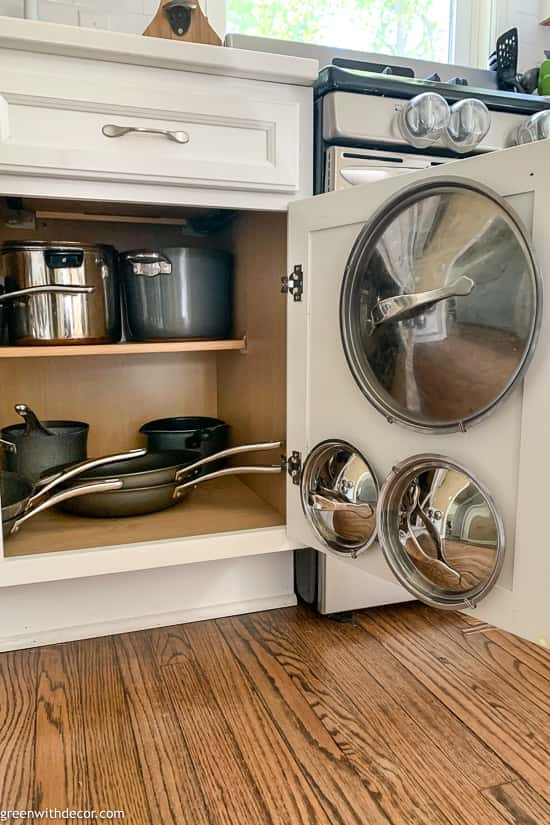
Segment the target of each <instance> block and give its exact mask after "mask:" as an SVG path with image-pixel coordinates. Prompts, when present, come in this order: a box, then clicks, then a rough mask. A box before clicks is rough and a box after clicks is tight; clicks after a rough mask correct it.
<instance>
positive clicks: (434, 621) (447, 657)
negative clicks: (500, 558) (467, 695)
mask: <svg viewBox="0 0 550 825" xmlns="http://www.w3.org/2000/svg"><path fill="white" fill-rule="evenodd" d="M390 615H391V616H392V617H394V618H396V619H397V620H399V617H403V616H404V614H403V611H402V610H401V609H400V608H394V609H393V610H392V611H390ZM455 621H456V620H455V619H454V616H453V614H450V613H445V612H442V611H436V610H426V609H425V608H424V606H420V605H419V606H416V607H415V609H413V610H411V611H408V612H407V616H406V624H407V628H408V630H409V631H410V632H413V633H414V634H415V636H416V638H417V639H418V640H419V641H420V643H421V644H423V645H424V646H425V647H429V648H431V650H432V651H433V652H434V653H435V655H436V656H437V658H438V660H439V661H440V662H441V663H442V664H444V665H445V667H447V668H449V669H450V670H451V671H452V673H453V674H454V675H455V676H456V678H457V679H459V680H460V682H462V684H464V685H466V686H467V687H468V689H469V690H470V691H471V692H472V693H475V694H476V695H477V696H479V697H480V698H481V699H483V700H485V701H486V702H488V703H490V704H491V705H492V706H493V707H494V708H495V709H496V710H497V711H498V712H499V713H500V714H501V715H502V717H503V718H504V719H505V720H506V722H507V724H509V725H512V726H513V727H514V728H517V729H518V730H521V731H522V732H523V733H524V735H526V736H528V737H529V739H530V740H531V742H532V743H533V744H535V743H537V744H538V745H539V746H540V748H541V749H542V750H546V751H547V752H548V753H549V757H550V745H549V743H550V716H549V715H548V713H545V712H544V710H543V709H542V708H540V707H539V706H538V704H534V703H533V702H532V701H531V698H530V697H529V696H528V695H526V686H525V685H524V684H523V683H521V685H520V684H519V680H518V684H517V685H516V686H515V687H513V686H510V685H509V684H508V683H507V681H506V680H504V679H503V678H502V676H501V675H500V674H499V675H497V674H495V671H494V670H493V669H492V668H490V667H488V666H487V665H486V664H485V662H483V661H482V660H480V659H479V658H478V657H477V656H475V655H472V653H471V652H470V651H469V650H468V648H467V647H466V646H465V645H464V643H463V638H462V634H458V635H457V634H455V635H453V625H454V623H455ZM527 687H528V686H527ZM519 688H521V689H519Z"/></svg>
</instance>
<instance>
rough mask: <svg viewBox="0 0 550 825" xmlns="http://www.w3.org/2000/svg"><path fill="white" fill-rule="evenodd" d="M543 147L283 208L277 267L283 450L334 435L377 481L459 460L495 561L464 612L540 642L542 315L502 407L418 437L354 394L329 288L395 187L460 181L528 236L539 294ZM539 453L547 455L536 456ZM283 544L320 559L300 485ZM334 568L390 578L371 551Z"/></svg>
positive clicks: (548, 387)
mask: <svg viewBox="0 0 550 825" xmlns="http://www.w3.org/2000/svg"><path fill="white" fill-rule="evenodd" d="M549 159H550V143H548V142H542V143H538V144H533V145H530V146H523V147H518V148H515V149H509V150H505V151H500V152H495V153H492V154H489V155H486V156H484V157H479V158H473V159H466V160H462V161H459V162H457V163H454V164H452V169H451V168H450V167H449V168H445V167H443V168H437V169H433V170H429V171H425V170H422V171H420V172H418V173H415V174H411V175H407V176H404V178H401V179H399V178H397V179H390V180H385V181H380V182H377V183H374V184H368V185H365V186H359V187H355V188H354V189H350V190H347V191H344V192H337V193H330V194H328V195H323V196H320V197H317V198H314V199H311V200H306V201H301V202H298V203H294V204H291V206H290V220H289V266H290V269H292V267H294V266H295V265H301V266H302V268H303V276H304V284H303V290H304V292H303V297H302V300H301V301H293V300H290V301H289V306H288V352H289V359H288V399H289V400H288V447H287V449H288V453H289V454H290V453H291V452H292V451H294V450H295V451H298V452H299V453H301V457H302V461H305V460H306V459H307V456H308V453H309V452H310V451H311V450H312V448H313V447H314V446H315V445H316V444H318V443H319V442H321V441H324V440H326V439H343V440H345V441H347V442H349V443H351V444H353V445H354V446H355V447H357V448H358V449H359V450H360V451H361V452H362V453H363V455H364V456H365V457H366V458H367V459H368V460H369V462H370V464H371V466H372V467H373V469H374V471H375V473H376V475H377V477H378V479H379V481H380V482H381V483H382V482H383V481H384V479H385V478H386V477H387V476H388V474H389V473H390V472H391V470H392V467H393V466H394V465H395V464H396V463H397V462H399V461H402V460H404V459H405V458H408V457H410V456H412V455H416V454H419V453H438V454H443V455H446V456H448V457H449V458H451V459H453V460H455V461H457V462H460V463H461V464H463V465H464V466H465V467H466V468H468V470H469V471H471V472H472V473H473V474H474V475H475V476H477V477H478V478H479V479H480V480H481V481H482V483H483V484H484V485H485V486H486V487H487V488H488V489H489V490H490V492H491V494H492V496H493V498H494V500H495V502H496V505H497V507H498V509H499V511H500V514H501V516H502V519H503V522H504V528H505V533H506V554H505V561H504V566H503V569H502V572H501V574H500V577H499V579H498V581H497V584H496V586H495V587H494V589H493V590H492V591H491V592H490V593H489V594H488V595H487V596H486V597H485V598H484V600H483V601H481V602H480V603H479V605H478V607H477V608H476V611H475V615H476V616H478V617H479V618H480V619H483V620H484V621H487V622H490V623H492V624H495V625H497V626H501V627H504V628H506V629H508V630H510V631H512V632H515V633H517V634H519V635H522V636H525V637H527V638H530V639H532V640H534V641H538V642H543V643H544V642H545V641H546V643H548V644H550V598H549V583H550V551H549V550H548V538H547V528H546V519H545V514H546V511H547V509H548V495H547V490H548V475H549V469H548V466H549V464H548V458H549V456H550V446H549V445H550V382H549V380H548V375H549V374H550V311H549V309H548V306H547V305H545V306H544V308H543V313H542V330H541V334H540V338H539V341H538V346H537V349H536V352H535V355H534V358H533V360H532V363H531V366H530V368H529V370H528V372H527V375H526V378H525V379H524V380H523V381H522V382H521V383H520V385H519V386H517V387H516V389H515V390H514V391H513V392H512V393H511V395H510V396H509V397H508V398H507V399H506V400H505V402H504V403H503V404H502V405H501V406H499V407H498V408H497V409H496V410H495V411H494V412H493V413H492V414H491V415H489V416H488V417H487V418H486V419H484V420H483V421H481V422H479V423H478V424H476V425H475V426H472V428H471V429H468V431H467V432H466V433H451V434H429V433H428V434H426V433H422V432H420V433H419V432H415V431H414V430H410V429H407V428H405V427H403V426H402V425H400V424H398V423H389V422H388V421H387V420H386V418H385V417H384V416H383V415H382V414H380V413H379V412H378V411H377V410H376V409H375V407H374V406H373V405H372V404H371V403H370V402H369V401H368V400H367V398H366V397H365V396H364V395H363V393H362V392H361V390H360V389H359V388H358V386H357V384H356V383H355V380H354V378H353V376H352V374H351V371H350V369H349V367H348V363H347V360H346V357H345V354H344V350H343V346H342V340H341V334H340V289H341V285H342V279H343V275H344V271H345V267H346V263H347V260H348V256H349V254H350V251H351V249H352V246H353V244H354V241H355V240H356V238H357V236H358V234H359V232H360V231H361V229H362V228H363V226H364V224H365V222H366V221H368V220H369V218H370V217H371V216H372V214H373V213H374V212H375V211H377V210H379V209H380V208H381V207H382V206H383V204H384V203H385V202H386V201H387V200H388V199H389V198H390V197H393V196H395V195H396V194H397V193H399V192H400V190H401V189H403V188H404V187H410V186H411V185H413V184H414V183H415V182H421V181H426V180H429V179H441V178H449V177H452V178H453V179H456V178H462V179H465V180H469V181H475V182H477V183H479V184H482V185H483V186H485V187H489V188H490V189H492V190H493V191H494V192H496V193H497V195H499V196H500V197H501V198H504V199H505V200H506V201H507V202H508V204H509V205H510V206H511V207H512V208H513V209H514V210H515V211H516V213H517V214H518V215H519V217H520V219H521V220H522V222H523V223H524V224H525V226H526V229H527V233H528V235H529V236H530V237H531V239H532V243H533V248H534V252H535V257H536V259H537V261H538V265H539V268H540V271H541V275H542V280H543V282H544V286H545V287H547V285H548V281H549V280H550V233H549V232H548V215H549V214H550V162H549ZM547 453H548V455H547ZM288 532H289V536H290V538H291V539H292V540H297V541H299V542H301V543H302V544H304V545H306V546H310V547H315V548H317V549H318V550H320V551H323V552H332V551H329V550H328V548H327V546H326V545H325V544H324V542H323V541H322V540H321V539H320V538H319V536H318V535H317V533H316V532H315V531H314V530H313V528H312V526H311V523H310V521H309V519H308V518H307V517H306V515H304V511H303V509H302V503H301V495H300V487H299V486H296V485H295V484H293V483H292V481H291V479H290V478H289V480H288ZM346 564H349V565H353V564H355V565H357V567H358V569H359V568H360V569H361V571H363V572H365V573H369V574H371V575H373V576H375V577H378V578H383V579H386V580H388V581H391V580H393V574H392V573H391V572H390V570H389V567H388V566H387V565H386V563H385V560H384V558H383V555H382V551H381V549H380V547H379V545H378V544H375V545H373V546H372V547H371V548H370V549H368V550H367V551H366V552H365V553H364V554H363V555H361V556H359V558H358V559H356V560H353V559H348V560H347V561H346Z"/></svg>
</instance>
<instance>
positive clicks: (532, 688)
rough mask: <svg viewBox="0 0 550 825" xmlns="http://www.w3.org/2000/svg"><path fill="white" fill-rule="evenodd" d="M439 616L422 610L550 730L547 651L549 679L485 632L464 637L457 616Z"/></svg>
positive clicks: (437, 612)
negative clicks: (537, 712)
mask: <svg viewBox="0 0 550 825" xmlns="http://www.w3.org/2000/svg"><path fill="white" fill-rule="evenodd" d="M440 613H441V611H435V610H432V609H431V608H429V607H425V606H422V607H421V608H419V615H421V616H423V617H424V618H426V619H427V620H428V621H429V622H431V624H432V625H433V626H434V628H435V629H436V630H437V631H438V632H440V631H443V632H444V633H446V634H447V636H449V638H450V639H452V641H453V642H454V643H456V644H457V645H458V646H459V647H461V648H462V649H463V650H465V651H466V652H467V653H469V654H471V655H472V656H474V657H475V658H476V659H478V660H479V661H480V662H482V663H483V665H485V666H486V667H488V668H489V669H490V670H491V671H492V673H493V674H495V676H496V677H497V679H498V683H499V689H500V690H502V684H503V683H505V684H506V685H507V687H508V689H507V691H506V693H507V696H508V697H510V698H511V699H512V701H514V702H515V698H516V697H517V694H518V693H519V697H520V700H521V702H522V706H523V707H525V705H526V703H528V706H529V705H530V706H531V707H533V706H535V707H536V708H538V709H539V710H540V711H541V713H542V714H543V719H544V720H545V724H546V727H547V728H548V720H549V719H550V651H548V678H545V677H544V676H542V675H541V674H540V673H538V672H537V671H536V670H533V669H532V668H531V667H529V665H527V664H525V663H524V662H523V661H522V660H521V659H518V658H517V657H516V656H514V655H513V654H512V653H510V652H509V651H508V650H507V649H506V648H504V647H502V646H501V645H499V644H498V643H495V642H494V641H493V639H492V638H491V637H490V636H488V634H487V633H486V632H482V633H463V632H462V627H461V623H460V622H459V621H457V620H456V618H455V616H456V614H451V615H449V614H447V615H445V616H441V615H440ZM436 614H437V615H436ZM492 681H494V680H492ZM495 784H496V783H495Z"/></svg>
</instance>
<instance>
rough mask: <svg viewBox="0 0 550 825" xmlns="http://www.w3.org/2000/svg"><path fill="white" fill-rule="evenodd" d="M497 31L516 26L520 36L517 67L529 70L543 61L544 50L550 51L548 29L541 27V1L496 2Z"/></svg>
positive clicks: (504, 0) (549, 28)
mask: <svg viewBox="0 0 550 825" xmlns="http://www.w3.org/2000/svg"><path fill="white" fill-rule="evenodd" d="M496 1H497V30H498V32H499V33H501V32H503V31H505V30H506V29H507V28H511V27H512V26H517V27H518V29H519V35H520V52H519V66H520V69H529V68H530V67H531V66H536V65H538V64H539V63H540V62H541V61H542V60H544V50H545V49H548V50H550V27H549V26H541V25H539V24H540V20H541V19H542V14H541V8H542V2H541V0H496Z"/></svg>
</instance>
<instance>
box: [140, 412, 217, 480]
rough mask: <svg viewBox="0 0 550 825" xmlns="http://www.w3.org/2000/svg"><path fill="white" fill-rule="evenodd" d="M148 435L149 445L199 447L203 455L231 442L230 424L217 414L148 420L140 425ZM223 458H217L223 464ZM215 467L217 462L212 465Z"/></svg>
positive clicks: (158, 449) (160, 449)
mask: <svg viewBox="0 0 550 825" xmlns="http://www.w3.org/2000/svg"><path fill="white" fill-rule="evenodd" d="M140 433H144V435H146V436H147V448H148V449H149V450H151V451H154V452H164V451H165V450H198V452H199V453H200V456H201V458H206V457H207V456H209V455H213V454H214V453H218V452H221V450H225V449H227V447H228V446H229V425H228V424H226V423H225V421H220V420H219V419H218V418H205V417H203V416H180V417H176V418H160V419H158V420H157V421H149V423H147V424H144V425H143V427H142V428H141V429H140ZM221 464H222V462H218V465H219V466H221ZM212 469H217V467H216V468H214V465H212Z"/></svg>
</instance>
